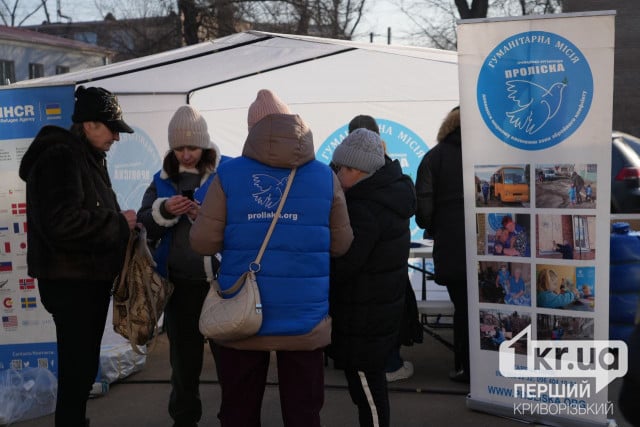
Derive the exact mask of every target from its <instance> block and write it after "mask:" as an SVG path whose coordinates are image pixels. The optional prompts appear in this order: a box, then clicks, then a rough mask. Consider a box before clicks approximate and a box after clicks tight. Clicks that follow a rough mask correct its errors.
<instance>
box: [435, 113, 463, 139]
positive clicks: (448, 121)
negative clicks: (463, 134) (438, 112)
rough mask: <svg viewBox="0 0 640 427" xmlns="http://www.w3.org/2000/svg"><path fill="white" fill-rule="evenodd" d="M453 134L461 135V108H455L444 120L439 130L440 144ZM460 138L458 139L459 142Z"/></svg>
mask: <svg viewBox="0 0 640 427" xmlns="http://www.w3.org/2000/svg"><path fill="white" fill-rule="evenodd" d="M453 133H457V135H460V108H454V109H453V110H451V111H450V112H449V114H447V117H445V118H444V120H443V121H442V124H441V125H440V130H438V137H437V140H438V142H442V141H444V140H445V138H446V137H447V136H449V135H451V134H453ZM459 139H460V138H459V137H458V140H459Z"/></svg>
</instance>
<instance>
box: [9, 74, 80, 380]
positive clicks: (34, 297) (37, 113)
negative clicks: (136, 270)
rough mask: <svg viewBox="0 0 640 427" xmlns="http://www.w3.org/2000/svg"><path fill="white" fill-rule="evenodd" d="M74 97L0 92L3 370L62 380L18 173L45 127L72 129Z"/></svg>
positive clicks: (59, 89) (69, 90)
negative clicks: (31, 266)
mask: <svg viewBox="0 0 640 427" xmlns="http://www.w3.org/2000/svg"><path fill="white" fill-rule="evenodd" d="M73 93H74V86H49V87H39V88H22V89H3V90H0V315H1V316H2V325H0V370H3V369H9V368H13V369H16V370H21V369H24V368H28V367H44V368H48V369H49V370H51V371H52V372H53V373H54V374H57V364H56V360H57V358H56V354H57V353H56V334H55V326H54V324H53V319H52V318H51V315H50V314H49V313H47V311H46V310H45V309H44V307H42V303H41V302H40V296H39V293H38V287H37V281H36V280H35V279H33V278H31V277H29V276H28V274H27V233H28V229H27V214H28V212H27V203H26V193H25V183H24V182H23V181H22V180H21V179H20V178H19V177H18V169H19V167H20V161H21V160H22V156H23V155H24V153H25V152H26V150H27V148H28V147H29V144H31V141H32V140H33V138H34V137H35V136H36V134H37V133H38V131H39V130H40V128H42V126H45V125H56V126H60V127H64V128H68V127H69V126H70V124H71V115H72V114H73V104H74V99H73ZM78 304H82V302H78Z"/></svg>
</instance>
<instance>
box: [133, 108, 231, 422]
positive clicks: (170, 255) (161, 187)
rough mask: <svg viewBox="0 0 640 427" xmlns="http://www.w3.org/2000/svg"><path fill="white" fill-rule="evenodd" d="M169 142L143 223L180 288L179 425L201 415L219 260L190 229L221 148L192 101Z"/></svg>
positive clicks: (173, 358)
mask: <svg viewBox="0 0 640 427" xmlns="http://www.w3.org/2000/svg"><path fill="white" fill-rule="evenodd" d="M168 140H169V148H170V151H169V152H168V153H167V155H166V156H165V158H164V162H163V165H162V169H161V170H160V171H158V172H157V173H156V174H155V175H154V177H153V181H152V182H151V185H149V187H148V188H147V191H146V192H145V194H144V197H143V199H142V207H141V208H140V210H139V211H138V221H139V222H141V223H142V224H144V226H145V228H146V229H147V236H148V238H149V240H150V241H151V242H152V244H153V252H154V259H155V261H156V263H157V264H158V272H159V273H160V274H161V275H163V276H164V277H168V278H169V280H170V281H171V282H172V283H173V284H174V286H175V290H174V292H173V294H172V295H171V298H170V299H169V301H168V303H167V306H166V308H165V321H164V324H165V327H166V331H167V336H168V338H169V354H170V363H171V370H172V372H171V395H170V397H169V415H170V416H171V418H173V420H174V426H175V427H178V426H195V425H197V423H198V421H199V420H200V417H201V415H202V404H201V402H200V392H199V385H200V372H201V370H202V359H203V344H204V337H203V336H202V334H200V331H199V329H198V320H199V318H200V310H201V309H202V303H203V301H204V298H205V296H206V294H207V291H208V290H209V280H211V279H212V277H213V274H214V273H215V272H216V271H217V269H218V265H219V263H218V260H217V259H216V258H215V257H209V256H202V255H199V254H197V253H195V252H194V251H193V250H192V249H191V246H190V245H189V231H190V230H191V224H192V223H193V221H195V219H196V218H197V216H198V212H199V210H200V203H201V202H202V201H203V200H204V196H205V194H206V192H207V189H208V188H209V184H210V183H211V181H213V177H214V176H215V171H216V168H217V166H218V164H219V163H220V150H219V149H218V147H217V146H216V145H215V144H214V143H213V142H211V139H210V137H209V132H208V129H207V123H206V121H205V119H204V117H202V115H201V114H200V113H199V112H198V110H196V109H195V108H193V107H192V106H190V105H184V106H182V107H180V108H178V110H177V111H176V112H175V113H174V115H173V117H172V118H171V121H170V122H169V129H168ZM210 345H211V344H210ZM211 351H212V352H213V345H211ZM214 355H215V353H214Z"/></svg>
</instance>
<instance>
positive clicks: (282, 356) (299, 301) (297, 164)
mask: <svg viewBox="0 0 640 427" xmlns="http://www.w3.org/2000/svg"><path fill="white" fill-rule="evenodd" d="M247 122H248V125H249V135H248V136H247V139H246V141H245V144H244V147H243V150H242V156H240V157H237V158H234V159H232V160H229V161H227V162H225V163H223V164H222V165H220V168H219V169H218V174H217V176H216V178H215V179H214V181H213V183H212V184H211V187H210V188H209V191H208V193H207V197H206V199H205V201H204V204H203V206H202V209H201V211H200V215H199V216H198V219H197V220H196V222H195V223H194V225H193V227H192V228H191V245H192V247H193V249H194V250H195V251H196V252H198V253H201V254H206V255H211V254H215V253H217V252H218V251H221V254H222V264H221V267H220V274H219V282H220V287H221V288H222V289H227V288H229V287H231V286H232V285H233V284H234V282H235V281H236V280H237V279H238V278H239V277H240V275H242V273H244V272H245V271H247V269H248V267H249V264H250V263H251V262H252V261H253V260H254V259H255V258H256V255H257V254H258V250H259V249H260V246H261V244H262V242H263V240H264V237H265V235H266V233H267V229H268V228H269V225H270V223H271V220H272V218H273V214H274V212H275V210H276V209H277V207H278V203H279V201H280V197H281V195H282V191H283V189H284V186H285V185H286V182H287V177H288V176H289V173H290V171H291V169H292V168H297V172H296V175H295V178H294V180H293V183H292V186H291V190H290V193H289V195H288V197H287V199H286V201H285V204H284V208H283V210H282V213H281V216H280V218H279V219H278V222H277V224H276V226H275V229H274V231H273V234H272V236H271V239H270V240H269V244H268V246H267V248H266V251H265V253H264V257H263V258H262V262H261V269H260V271H259V272H258V273H257V275H256V278H257V282H258V287H259V289H260V297H261V302H262V313H263V322H262V327H261V328H260V330H259V331H258V334H257V335H256V336H253V337H250V338H247V339H244V340H239V341H233V342H220V343H218V344H219V347H220V348H219V352H218V361H219V368H218V372H219V375H220V383H221V385H222V403H221V407H220V412H219V414H218V418H220V421H221V425H222V426H223V427H226V426H234V427H235V426H250V425H251V426H254V425H260V409H261V405H262V396H263V394H264V389H265V384H266V379H267V371H268V368H269V357H270V351H271V350H275V351H276V357H277V362H278V381H279V389H280V401H281V408H282V417H283V420H284V425H287V426H301V427H302V426H304V427H319V426H320V409H321V408H322V405H323V402H324V366H323V365H324V363H323V359H324V358H323V349H324V347H325V346H326V345H327V344H329V341H330V339H331V319H330V318H329V316H328V313H329V258H330V256H332V255H333V256H337V255H340V254H343V253H345V252H346V251H347V249H348V248H349V245H350V244H351V240H352V239H353V233H352V230H351V226H350V224H349V217H348V213H347V209H346V203H345V200H344V193H343V192H342V190H341V188H340V183H339V182H338V179H337V177H336V176H335V175H334V174H333V172H332V171H331V169H330V168H329V167H328V166H327V165H325V164H323V163H321V162H319V161H317V160H315V153H314V147H313V137H312V135H311V131H310V130H309V127H308V126H307V125H306V124H305V123H304V121H303V120H302V119H301V118H300V117H299V116H298V115H295V114H291V112H290V111H289V107H288V106H287V105H286V104H284V103H283V102H282V101H281V100H280V99H279V98H278V97H276V96H275V95H274V94H273V93H272V92H271V91H268V90H261V91H259V92H258V95H257V98H256V100H255V102H254V103H253V104H252V105H251V106H250V108H249V114H248V119H247Z"/></svg>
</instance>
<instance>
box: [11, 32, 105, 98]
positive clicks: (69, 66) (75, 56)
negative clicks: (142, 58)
mask: <svg viewBox="0 0 640 427" xmlns="http://www.w3.org/2000/svg"><path fill="white" fill-rule="evenodd" d="M113 53H114V52H113V51H111V50H109V49H105V48H102V47H98V46H95V45H91V44H87V43H82V42H78V41H74V40H67V39H63V38H60V37H54V36H50V35H47V34H39V33H36V32H34V31H30V30H25V29H22V28H15V27H4V26H0V85H2V86H4V85H7V84H9V83H14V82H17V81H21V80H27V79H34V78H38V77H46V76H52V75H56V74H63V73H68V72H70V71H77V70H82V69H85V68H93V67H98V66H101V65H105V64H109V63H110V62H111V58H112V57H113Z"/></svg>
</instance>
